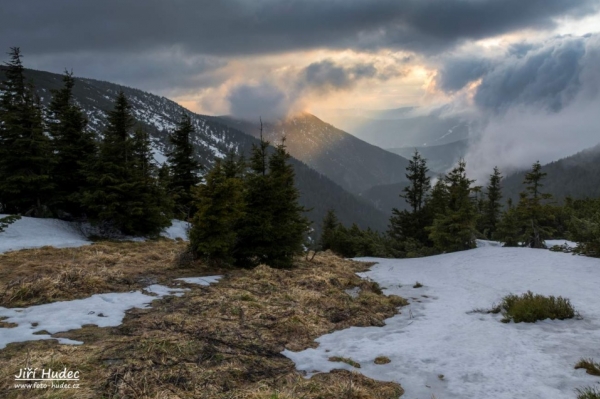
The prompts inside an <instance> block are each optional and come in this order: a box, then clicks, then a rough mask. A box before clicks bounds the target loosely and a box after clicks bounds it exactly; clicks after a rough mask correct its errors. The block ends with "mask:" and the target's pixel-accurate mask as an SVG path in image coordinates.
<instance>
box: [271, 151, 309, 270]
mask: <svg viewBox="0 0 600 399" xmlns="http://www.w3.org/2000/svg"><path fill="white" fill-rule="evenodd" d="M289 159H290V154H289V153H288V152H287V150H286V147H285V139H284V140H282V142H281V144H279V145H278V146H277V147H276V148H275V152H274V153H273V154H272V155H271V156H270V158H269V179H270V180H271V185H272V194H273V198H272V204H273V208H272V210H271V211H272V214H273V219H272V220H273V224H272V227H273V232H272V234H273V238H274V239H276V243H274V245H273V246H272V247H271V248H270V251H269V261H270V262H269V263H268V264H269V265H270V266H274V267H280V268H286V267H291V266H292V262H293V260H294V256H296V255H299V254H301V253H302V251H303V247H304V245H303V244H304V241H305V236H306V233H307V232H308V229H309V227H310V222H309V221H308V219H307V218H306V217H305V216H304V213H306V211H307V210H306V209H305V208H304V207H303V206H301V205H300V204H299V202H298V201H299V199H300V193H299V192H298V189H297V188H296V187H295V185H294V176H295V174H294V168H293V166H292V165H291V164H290V163H289Z"/></svg>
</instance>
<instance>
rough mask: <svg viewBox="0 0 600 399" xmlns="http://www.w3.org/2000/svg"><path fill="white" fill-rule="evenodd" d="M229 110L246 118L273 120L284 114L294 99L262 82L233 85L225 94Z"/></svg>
mask: <svg viewBox="0 0 600 399" xmlns="http://www.w3.org/2000/svg"><path fill="white" fill-rule="evenodd" d="M227 100H228V101H229V104H230V112H231V114H232V115H234V116H235V117H237V118H241V119H246V120H255V119H256V120H258V118H259V117H262V118H263V119H264V120H275V119H279V118H281V117H283V116H285V115H286V114H287V112H288V110H289V108H290V107H291V106H292V104H293V102H294V100H293V99H290V98H289V97H288V96H287V95H286V94H285V93H284V92H283V91H282V90H280V89H279V88H278V87H276V86H274V85H272V84H270V83H266V82H262V83H259V84H252V85H249V84H242V85H239V86H235V87H233V88H232V89H231V91H230V92H229V94H228V95H227Z"/></svg>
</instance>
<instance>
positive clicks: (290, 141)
mask: <svg viewBox="0 0 600 399" xmlns="http://www.w3.org/2000/svg"><path fill="white" fill-rule="evenodd" d="M216 119H217V120H219V121H221V122H223V123H225V124H227V125H229V126H231V127H233V128H235V129H239V130H241V131H243V132H245V133H247V134H250V135H252V136H254V137H259V136H260V129H259V123H258V121H256V122H247V121H241V120H236V119H233V118H230V117H221V118H216ZM263 136H264V137H265V138H266V139H267V140H269V141H270V142H271V143H279V142H281V139H282V137H283V136H285V138H286V145H287V147H288V150H289V151H290V154H292V156H293V157H294V158H297V159H299V160H301V161H303V162H305V163H306V164H307V165H309V166H310V167H311V168H313V169H315V170H317V171H318V172H320V173H322V174H324V175H325V176H327V177H329V178H330V179H331V180H333V181H335V182H336V183H338V184H339V185H341V186H342V187H344V188H345V189H347V190H349V191H350V192H353V193H356V194H358V193H360V192H362V191H364V190H367V189H369V188H371V187H373V186H377V185H382V184H392V183H398V182H402V181H405V180H406V178H405V176H404V174H405V170H406V166H407V165H408V160H406V159H405V158H402V157H401V156H399V155H397V154H392V153H390V152H388V151H385V150H383V149H381V148H379V147H376V146H374V145H371V144H369V143H366V142H364V141H362V140H360V139H358V138H356V137H354V136H352V135H351V134H348V133H346V132H344V131H343V130H340V129H337V128H335V127H334V126H332V125H330V124H328V123H325V122H323V121H322V120H320V119H319V118H317V117H316V116H314V115H311V114H308V113H303V114H300V115H297V116H295V117H291V118H288V119H286V120H282V121H278V122H275V123H269V122H267V123H264V124H263Z"/></svg>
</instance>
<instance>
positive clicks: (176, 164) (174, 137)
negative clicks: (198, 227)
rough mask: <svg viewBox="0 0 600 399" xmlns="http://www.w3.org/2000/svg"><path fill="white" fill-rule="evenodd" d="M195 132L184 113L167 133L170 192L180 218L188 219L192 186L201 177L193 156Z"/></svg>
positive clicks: (198, 166) (197, 182)
mask: <svg viewBox="0 0 600 399" xmlns="http://www.w3.org/2000/svg"><path fill="white" fill-rule="evenodd" d="M194 133H195V130H194V126H193V125H192V120H191V119H190V117H189V115H184V116H183V117H182V118H181V120H180V121H179V123H178V124H177V128H176V129H175V131H174V132H173V133H171V134H170V135H169V142H170V143H171V146H172V148H171V151H169V152H168V153H167V160H168V163H169V165H170V169H171V170H170V180H169V185H170V187H169V188H170V192H171V193H172V195H173V198H174V201H175V214H176V215H177V217H179V218H181V219H185V220H187V219H189V218H190V216H191V215H192V214H193V212H194V210H193V207H192V187H195V186H197V185H198V184H199V183H200V181H201V179H200V177H199V176H198V173H199V172H200V169H201V167H200V164H199V163H198V161H197V160H196V159H195V157H194V147H193V145H192V142H191V139H192V135H193V134H194Z"/></svg>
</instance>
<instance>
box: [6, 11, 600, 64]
mask: <svg viewBox="0 0 600 399" xmlns="http://www.w3.org/2000/svg"><path fill="white" fill-rule="evenodd" d="M597 6H598V1H597V0H525V1H524V0H403V1H399V0H304V1H300V0H279V1H277V0H218V1H216V0H172V1H162V0H146V1H143V2H141V1H133V0H105V1H94V2H90V1H81V0H52V1H48V0H22V1H18V2H17V1H4V2H3V3H2V5H0V47H3V48H7V47H8V46H11V45H12V46H16V45H18V46H21V47H22V48H23V50H24V51H25V52H26V53H30V54H41V53H56V52H67V53H71V52H79V51H115V50H127V51H131V52H141V51H145V50H154V49H156V48H164V47H167V48H168V47H170V46H181V48H182V49H183V50H184V51H186V52H191V53H195V54H212V55H221V56H232V55H239V54H257V53H275V52H282V51H292V50H298V49H308V48H324V47H326V48H361V49H377V48H383V47H392V48H402V49H408V50H414V51H418V52H429V51H437V50H440V49H444V48H447V47H448V46H451V45H453V44H455V43H457V42H460V41H461V40H464V39H479V38H484V37H488V36H492V35H496V34H501V33H506V32H509V31H514V30H518V29H522V28H544V27H552V26H554V18H556V17H559V16H560V17H563V16H569V15H570V16H583V15H586V14H589V13H591V12H594V11H595V10H596V9H597Z"/></svg>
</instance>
